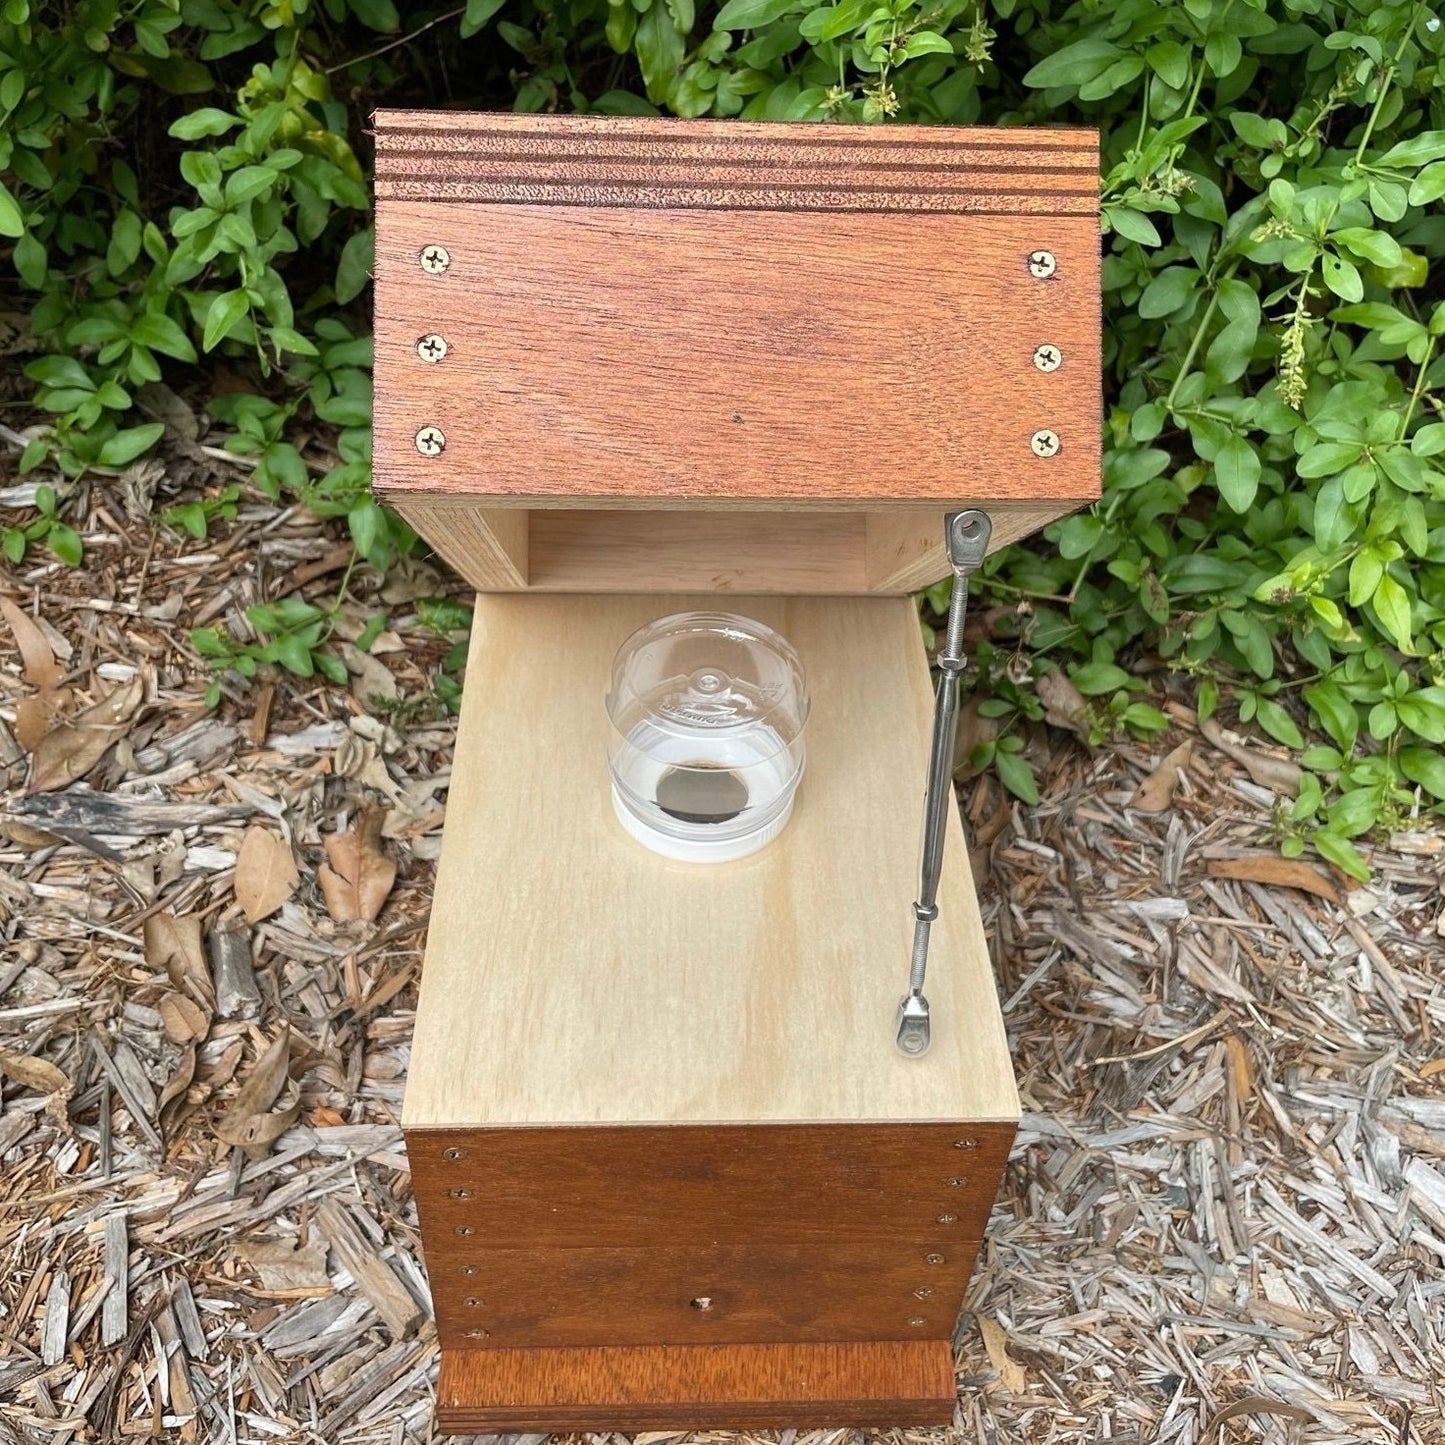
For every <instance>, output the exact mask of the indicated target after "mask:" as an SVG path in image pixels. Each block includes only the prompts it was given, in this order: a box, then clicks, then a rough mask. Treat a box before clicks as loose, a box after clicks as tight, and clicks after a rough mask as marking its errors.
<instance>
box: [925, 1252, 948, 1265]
mask: <svg viewBox="0 0 1445 1445" xmlns="http://www.w3.org/2000/svg"><path fill="white" fill-rule="evenodd" d="M923 1262H924V1263H925V1264H942V1263H943V1256H942V1255H941V1254H939V1253H937V1251H935V1252H934V1253H932V1254H925V1255H924V1256H923Z"/></svg>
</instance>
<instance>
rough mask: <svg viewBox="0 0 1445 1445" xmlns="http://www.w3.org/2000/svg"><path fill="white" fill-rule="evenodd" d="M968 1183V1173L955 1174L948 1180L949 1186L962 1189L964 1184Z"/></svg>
mask: <svg viewBox="0 0 1445 1445" xmlns="http://www.w3.org/2000/svg"><path fill="white" fill-rule="evenodd" d="M967 1183H968V1176H967V1175H965V1174H955V1175H954V1176H953V1177H952V1178H951V1179H950V1180H949V1181H948V1187H949V1188H950V1189H962V1188H963V1186H964V1185H965V1184H967Z"/></svg>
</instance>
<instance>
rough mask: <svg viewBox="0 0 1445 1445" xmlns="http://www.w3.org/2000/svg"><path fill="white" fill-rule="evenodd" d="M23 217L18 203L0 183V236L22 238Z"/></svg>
mask: <svg viewBox="0 0 1445 1445" xmlns="http://www.w3.org/2000/svg"><path fill="white" fill-rule="evenodd" d="M24 234H25V217H24V215H23V214H22V212H21V210H20V203H19V201H17V200H16V199H15V197H14V196H13V195H11V193H10V188H9V186H7V185H6V184H5V182H4V181H0V236H23V235H24Z"/></svg>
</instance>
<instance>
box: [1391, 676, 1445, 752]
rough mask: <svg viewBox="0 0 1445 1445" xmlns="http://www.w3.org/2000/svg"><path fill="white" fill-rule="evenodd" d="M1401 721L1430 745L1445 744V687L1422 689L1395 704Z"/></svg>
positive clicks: (1407, 694)
mask: <svg viewBox="0 0 1445 1445" xmlns="http://www.w3.org/2000/svg"><path fill="white" fill-rule="evenodd" d="M1395 710H1396V711H1397V712H1398V713H1399V714H1400V721H1401V722H1403V723H1404V724H1405V726H1406V727H1407V728H1409V729H1410V731H1411V732H1413V733H1418V734H1419V735H1420V736H1421V737H1422V738H1424V739H1425V741H1426V742H1428V743H1445V687H1422V688H1420V689H1419V691H1418V692H1411V693H1406V695H1405V696H1404V697H1402V698H1400V699H1399V700H1398V701H1397V702H1396V704H1395Z"/></svg>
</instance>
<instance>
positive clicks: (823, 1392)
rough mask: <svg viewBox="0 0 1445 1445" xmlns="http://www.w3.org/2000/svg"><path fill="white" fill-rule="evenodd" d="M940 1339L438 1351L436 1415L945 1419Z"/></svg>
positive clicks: (587, 1419) (815, 1422)
mask: <svg viewBox="0 0 1445 1445" xmlns="http://www.w3.org/2000/svg"><path fill="white" fill-rule="evenodd" d="M955 1398H956V1393H955V1385H954V1376H953V1351H952V1349H951V1347H950V1346H949V1344H948V1342H947V1341H946V1340H926V1341H918V1342H916V1343H913V1342H909V1343H901V1342H897V1341H880V1342H874V1343H868V1344H797V1345H761V1344H760V1345H691V1346H665V1345H659V1346H651V1347H634V1348H599V1349H581V1348H579V1349H528V1350H457V1349H443V1351H442V1356H441V1375H440V1378H439V1380H438V1383H437V1422H438V1424H440V1425H441V1427H442V1428H443V1429H444V1430H448V1431H451V1432H453V1433H457V1434H461V1433H473V1432H481V1433H492V1432H496V1433H501V1432H508V1431H515V1430H523V1429H525V1430H547V1431H558V1432H574V1431H578V1430H625V1431H636V1430H669V1429H680V1430H695V1429H729V1428H732V1429H788V1428H804V1427H808V1426H824V1425H837V1426H851V1427H854V1428H858V1429H864V1428H869V1427H887V1426H894V1425H945V1424H947V1423H948V1422H949V1421H950V1420H951V1419H952V1417H953V1409H954V1402H955Z"/></svg>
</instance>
